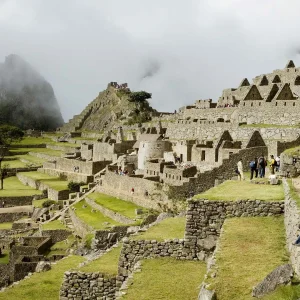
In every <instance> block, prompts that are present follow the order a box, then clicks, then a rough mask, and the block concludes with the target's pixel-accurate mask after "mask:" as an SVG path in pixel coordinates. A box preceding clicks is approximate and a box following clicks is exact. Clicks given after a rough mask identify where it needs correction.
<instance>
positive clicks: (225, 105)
mask: <svg viewBox="0 0 300 300" xmlns="http://www.w3.org/2000/svg"><path fill="white" fill-rule="evenodd" d="M226 107H238V105H237V104H229V103H226V104H224V105H218V106H217V108H226Z"/></svg>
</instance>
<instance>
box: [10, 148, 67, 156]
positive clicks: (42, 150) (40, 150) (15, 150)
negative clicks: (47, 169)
mask: <svg viewBox="0 0 300 300" xmlns="http://www.w3.org/2000/svg"><path fill="white" fill-rule="evenodd" d="M9 152H10V153H11V154H12V155H14V153H18V152H26V153H29V152H34V153H41V154H46V155H49V156H56V157H61V155H62V153H63V151H60V150H53V149H48V148H13V149H10V150H9Z"/></svg>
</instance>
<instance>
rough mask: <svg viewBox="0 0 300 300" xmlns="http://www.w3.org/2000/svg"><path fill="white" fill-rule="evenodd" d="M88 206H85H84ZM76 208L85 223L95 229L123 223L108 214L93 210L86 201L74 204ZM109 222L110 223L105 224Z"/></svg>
mask: <svg viewBox="0 0 300 300" xmlns="http://www.w3.org/2000/svg"><path fill="white" fill-rule="evenodd" d="M84 205H85V206H86V207H85V208H83V206H84ZM74 207H75V208H76V210H75V213H76V215H77V217H78V218H80V219H81V220H82V221H83V222H84V223H86V224H87V225H89V226H91V227H93V228H94V229H106V228H109V227H111V226H112V225H122V224H121V223H118V222H116V221H115V220H112V219H110V218H108V217H106V216H104V215H103V214H102V213H100V212H99V211H95V212H91V210H92V208H91V206H89V205H88V204H87V203H86V202H85V201H80V202H78V203H77V204H75V205H74ZM105 222H108V223H109V224H104V223H105Z"/></svg>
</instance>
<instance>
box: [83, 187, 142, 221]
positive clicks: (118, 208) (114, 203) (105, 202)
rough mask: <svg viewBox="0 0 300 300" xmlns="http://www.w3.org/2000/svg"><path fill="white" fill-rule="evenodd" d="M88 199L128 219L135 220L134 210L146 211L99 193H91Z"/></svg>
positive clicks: (130, 203)
mask: <svg viewBox="0 0 300 300" xmlns="http://www.w3.org/2000/svg"><path fill="white" fill-rule="evenodd" d="M88 197H89V198H90V199H92V200H94V201H95V202H96V203H97V204H99V205H101V206H104V207H105V208H107V209H110V210H112V211H114V212H116V213H119V214H121V215H123V216H125V217H128V218H130V219H135V218H136V214H135V210H136V209H143V210H145V211H146V209H145V208H143V207H141V206H138V205H136V204H134V203H132V202H128V201H124V200H121V199H118V198H115V197H112V196H108V195H105V194H101V193H92V194H90V195H89V196H88Z"/></svg>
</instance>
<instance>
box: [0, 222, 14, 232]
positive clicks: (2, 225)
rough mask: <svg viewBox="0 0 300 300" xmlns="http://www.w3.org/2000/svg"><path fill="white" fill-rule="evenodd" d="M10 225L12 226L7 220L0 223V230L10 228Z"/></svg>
mask: <svg viewBox="0 0 300 300" xmlns="http://www.w3.org/2000/svg"><path fill="white" fill-rule="evenodd" d="M11 227H12V223H9V222H7V223H0V230H1V229H11Z"/></svg>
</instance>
